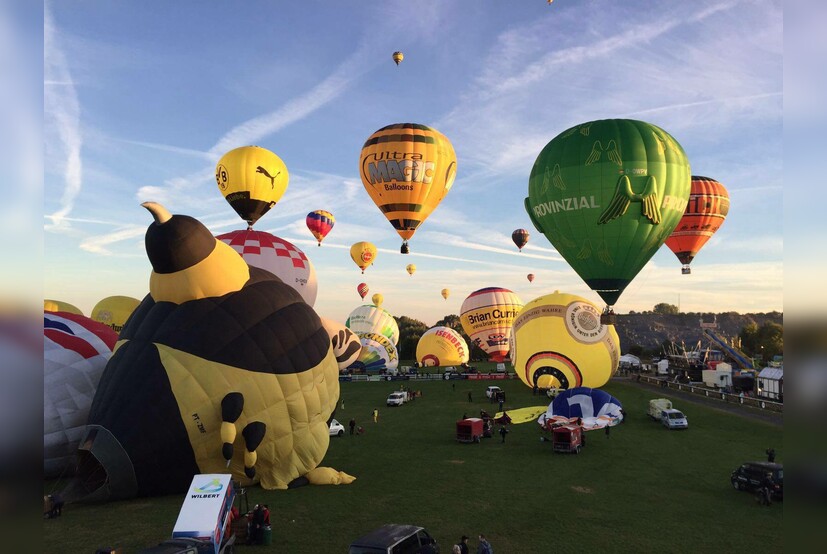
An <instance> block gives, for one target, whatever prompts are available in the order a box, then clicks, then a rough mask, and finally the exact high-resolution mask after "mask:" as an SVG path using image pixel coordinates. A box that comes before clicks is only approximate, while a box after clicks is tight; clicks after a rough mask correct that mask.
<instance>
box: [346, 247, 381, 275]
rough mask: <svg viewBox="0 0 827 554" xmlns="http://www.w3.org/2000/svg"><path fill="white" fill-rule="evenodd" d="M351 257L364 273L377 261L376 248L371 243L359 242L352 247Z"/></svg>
mask: <svg viewBox="0 0 827 554" xmlns="http://www.w3.org/2000/svg"><path fill="white" fill-rule="evenodd" d="M350 257H351V259H352V260H353V263H355V264H356V265H358V266H359V269H361V270H362V273H364V272H365V270H366V269H367V268H368V266H369V265H370V264H372V263H373V261H374V260H375V259H376V247H375V246H374V245H373V244H372V243H370V242H365V241H362V242H357V243H355V244H354V245H353V246H351V247H350Z"/></svg>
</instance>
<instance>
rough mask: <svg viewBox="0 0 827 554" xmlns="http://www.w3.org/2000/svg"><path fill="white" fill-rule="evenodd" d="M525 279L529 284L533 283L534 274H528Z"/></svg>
mask: <svg viewBox="0 0 827 554" xmlns="http://www.w3.org/2000/svg"><path fill="white" fill-rule="evenodd" d="M526 279H528V282H529V283H533V282H534V274H533V273H529V274H528V275H526Z"/></svg>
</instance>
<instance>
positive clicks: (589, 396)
mask: <svg viewBox="0 0 827 554" xmlns="http://www.w3.org/2000/svg"><path fill="white" fill-rule="evenodd" d="M622 409H623V406H622V405H621V404H620V400H618V399H617V398H615V397H614V396H612V395H611V394H609V393H607V392H604V391H602V390H600V389H592V388H589V387H575V388H573V389H567V390H565V391H563V392H562V393H560V394H559V395H557V397H556V398H555V399H554V400H553V401H552V402H551V404H549V407H548V411H546V413H545V414H544V415H542V416H540V419H539V420H538V423H540V424H541V425H544V424H545V423H546V421H547V420H549V419H551V420H552V421H558V422H561V423H563V422H567V421H569V420H571V419H577V418H581V419H582V423H583V427H584V428H586V430H590V429H600V428H602V427H606V426H607V425H608V426H613V425H617V424H618V423H620V421H621V420H622V419H623V413H622V411H621V410H622Z"/></svg>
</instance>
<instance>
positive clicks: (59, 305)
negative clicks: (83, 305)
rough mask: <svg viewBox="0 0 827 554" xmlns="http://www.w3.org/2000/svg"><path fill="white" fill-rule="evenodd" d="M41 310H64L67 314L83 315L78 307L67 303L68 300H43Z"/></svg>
mask: <svg viewBox="0 0 827 554" xmlns="http://www.w3.org/2000/svg"><path fill="white" fill-rule="evenodd" d="M43 311H46V312H66V313H67V314H76V315H83V312H81V311H80V308H78V307H77V306H74V305H72V304H69V303H68V302H61V301H60V300H44V301H43Z"/></svg>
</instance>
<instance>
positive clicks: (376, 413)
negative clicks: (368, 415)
mask: <svg viewBox="0 0 827 554" xmlns="http://www.w3.org/2000/svg"><path fill="white" fill-rule="evenodd" d="M373 422H374V423H379V408H374V409H373Z"/></svg>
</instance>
